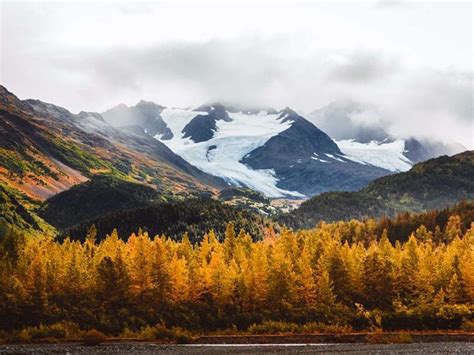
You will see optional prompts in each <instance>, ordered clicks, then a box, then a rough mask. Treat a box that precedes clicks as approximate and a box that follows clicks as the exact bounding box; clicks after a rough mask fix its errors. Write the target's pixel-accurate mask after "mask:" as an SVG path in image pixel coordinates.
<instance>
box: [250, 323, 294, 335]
mask: <svg viewBox="0 0 474 355" xmlns="http://www.w3.org/2000/svg"><path fill="white" fill-rule="evenodd" d="M247 330H248V332H249V333H251V334H280V333H297V332H298V330H299V326H298V324H295V323H288V322H283V321H274V320H269V321H265V322H263V323H261V324H255V323H254V324H252V325H251V326H250V327H249V328H248V329H247Z"/></svg>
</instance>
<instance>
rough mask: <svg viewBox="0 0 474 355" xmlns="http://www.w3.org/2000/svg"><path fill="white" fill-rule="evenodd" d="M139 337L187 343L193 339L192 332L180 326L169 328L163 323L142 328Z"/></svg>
mask: <svg viewBox="0 0 474 355" xmlns="http://www.w3.org/2000/svg"><path fill="white" fill-rule="evenodd" d="M138 337H139V338H141V339H145V340H163V341H170V342H176V343H178V344H187V343H190V342H191V341H192V339H193V338H192V336H191V334H189V332H187V331H186V330H184V329H181V328H178V327H174V328H167V327H166V326H164V325H162V324H157V325H155V326H154V327H150V326H146V327H144V328H142V329H141V330H140V332H139V333H138Z"/></svg>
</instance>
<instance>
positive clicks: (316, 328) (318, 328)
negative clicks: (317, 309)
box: [300, 322, 354, 334]
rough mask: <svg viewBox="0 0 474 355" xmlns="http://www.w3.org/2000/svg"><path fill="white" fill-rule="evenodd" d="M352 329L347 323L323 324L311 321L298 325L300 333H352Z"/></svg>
mask: <svg viewBox="0 0 474 355" xmlns="http://www.w3.org/2000/svg"><path fill="white" fill-rule="evenodd" d="M353 331H354V330H353V329H352V327H351V326H349V325H337V324H324V323H317V322H311V323H306V324H303V325H302V326H301V327H300V333H306V334H308V333H330V334H344V333H352V332H353Z"/></svg>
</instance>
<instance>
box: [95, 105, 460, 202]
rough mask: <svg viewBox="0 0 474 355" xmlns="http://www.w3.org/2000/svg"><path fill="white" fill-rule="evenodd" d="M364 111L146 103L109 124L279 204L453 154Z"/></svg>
mask: <svg viewBox="0 0 474 355" xmlns="http://www.w3.org/2000/svg"><path fill="white" fill-rule="evenodd" d="M364 110H366V108H364V107H362V106H360V105H356V104H354V103H350V102H349V103H344V104H343V105H340V104H332V105H329V106H328V107H326V108H324V109H322V110H318V111H315V112H316V113H313V114H311V121H309V120H307V119H306V118H304V117H303V116H301V115H299V114H298V113H296V112H295V111H293V110H291V109H289V108H286V109H284V110H281V111H276V110H274V109H264V110H262V109H248V108H243V107H236V106H229V105H227V106H224V105H221V104H212V105H203V106H200V107H198V108H196V109H194V110H193V109H179V108H169V107H164V106H161V105H157V104H155V103H153V102H147V101H140V102H139V103H138V104H137V105H136V106H133V107H127V106H125V105H119V106H116V107H114V108H112V109H110V110H108V111H106V112H104V113H103V114H102V116H103V117H104V119H105V120H106V121H107V122H108V123H109V124H111V125H113V126H116V127H121V128H122V129H125V130H127V131H129V132H132V133H134V134H138V135H146V136H152V137H154V138H155V139H156V140H158V141H160V142H162V143H164V144H165V145H166V146H168V148H170V149H171V150H172V151H173V152H174V153H175V154H177V155H179V156H180V157H182V158H184V159H185V160H186V161H187V162H188V163H190V164H192V165H194V166H196V167H197V168H199V169H200V170H202V171H204V172H205V173H208V174H211V175H214V176H218V177H221V178H223V179H224V180H225V181H227V182H228V184H229V185H237V186H245V187H249V188H251V189H254V190H256V191H259V192H261V193H263V194H264V195H265V196H267V197H275V198H276V197H290V198H304V197H307V196H313V195H317V194H319V193H322V192H325V191H334V190H357V189H359V188H362V187H364V186H365V185H366V184H367V183H369V182H370V181H372V180H374V179H375V178H378V177H380V176H384V175H388V174H391V173H394V172H401V171H407V170H409V169H410V168H411V167H412V166H413V164H414V163H417V162H419V161H423V160H426V159H429V158H432V157H435V156H439V155H441V154H443V153H454V152H451V151H449V152H448V151H447V148H446V147H443V146H442V145H439V144H433V143H431V142H428V141H421V140H418V139H414V138H410V139H401V138H394V137H392V136H391V135H389V134H388V133H387V132H386V131H385V130H383V129H382V128H381V126H380V125H379V126H377V125H376V124H373V123H368V122H371V120H366V122H359V121H357V120H356V121H354V117H353V116H354V115H367V113H365V112H366V111H367V110H366V111H364ZM314 122H319V123H320V124H314ZM318 127H319V128H318ZM322 127H325V129H324V128H323V129H320V128H322ZM338 127H340V129H338ZM326 129H327V131H328V132H330V134H329V135H328V134H326ZM436 148H437V149H436Z"/></svg>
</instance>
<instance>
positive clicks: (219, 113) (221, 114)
mask: <svg viewBox="0 0 474 355" xmlns="http://www.w3.org/2000/svg"><path fill="white" fill-rule="evenodd" d="M209 117H211V118H212V119H214V120H215V121H220V120H222V121H225V122H230V121H232V118H230V117H229V114H228V113H227V111H226V109H225V107H224V106H213V109H212V110H211V111H210V112H209Z"/></svg>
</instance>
